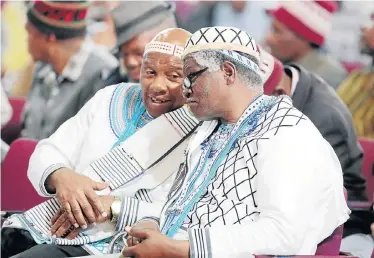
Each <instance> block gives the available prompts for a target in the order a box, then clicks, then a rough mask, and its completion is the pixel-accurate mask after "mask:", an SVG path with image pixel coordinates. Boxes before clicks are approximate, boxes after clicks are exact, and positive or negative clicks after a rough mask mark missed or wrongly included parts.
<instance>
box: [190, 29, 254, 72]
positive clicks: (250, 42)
mask: <svg viewBox="0 0 374 258" xmlns="http://www.w3.org/2000/svg"><path fill="white" fill-rule="evenodd" d="M204 50H214V51H218V52H220V53H222V54H224V55H226V56H229V57H231V58H234V59H236V60H237V61H239V62H241V63H242V64H244V65H245V66H247V67H248V68H249V69H251V70H252V71H254V72H256V73H258V74H261V71H260V68H259V67H258V65H257V64H256V63H254V62H253V61H251V60H250V59H248V58H246V57H245V56H243V55H242V53H245V54H249V55H251V56H253V57H254V58H255V59H256V60H257V61H258V63H260V54H259V51H258V49H257V45H256V43H255V40H254V39H253V38H252V37H251V36H250V35H249V34H248V33H247V32H245V31H243V30H240V29H238V28H234V27H220V26H217V27H207V28H201V29H200V30H198V31H196V32H195V33H194V34H192V36H191V37H190V39H189V40H188V42H187V44H186V47H185V49H184V52H183V57H185V56H187V55H188V54H191V53H195V52H199V51H204Z"/></svg>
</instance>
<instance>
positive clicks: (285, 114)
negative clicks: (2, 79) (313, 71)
mask: <svg viewBox="0 0 374 258" xmlns="http://www.w3.org/2000/svg"><path fill="white" fill-rule="evenodd" d="M278 103H280V104H279V105H277V104H276V105H275V107H273V108H272V110H270V111H269V113H268V114H267V115H266V118H262V120H260V122H259V124H262V125H264V126H258V128H257V129H256V130H255V131H254V132H253V134H250V135H248V136H246V137H244V138H243V139H240V140H239V142H238V146H236V147H235V148H234V149H233V150H232V151H231V152H230V153H229V155H228V156H227V158H226V159H225V161H224V162H223V164H222V165H221V166H220V167H219V168H218V170H217V172H216V175H215V177H214V178H213V180H212V182H211V183H210V184H209V185H208V188H207V192H206V193H205V194H203V196H202V197H200V199H199V200H198V202H197V203H196V204H195V205H194V206H193V208H192V210H191V211H190V212H189V213H188V216H187V218H186V219H185V221H184V224H183V227H182V228H181V229H180V231H179V232H178V233H177V235H175V238H177V239H188V240H189V242H190V254H191V257H251V255H253V254H256V255H265V254H266V255H313V254H314V253H315V251H316V249H317V245H318V244H319V243H320V242H322V241H323V240H324V239H325V238H327V237H328V236H330V235H331V234H332V233H333V231H334V230H335V229H336V228H337V227H338V226H340V225H342V224H343V223H344V222H345V221H346V220H347V219H348V218H349V213H350V211H349V209H348V207H347V204H346V202H345V198H344V191H343V177H342V170H341V166H340V162H339V160H338V158H337V156H336V154H335V152H334V150H333V149H332V147H331V146H330V144H329V143H328V142H327V141H326V140H325V139H324V138H323V137H322V135H321V134H320V132H319V131H318V129H317V128H316V127H315V126H314V125H313V123H312V122H311V121H310V120H309V119H308V118H307V117H306V116H305V115H303V114H302V113H301V112H300V111H298V110H297V109H296V108H293V107H292V104H291V100H290V99H289V98H288V97H283V98H282V99H281V100H280V101H279V102H278ZM216 123H217V121H207V122H204V123H203V125H202V126H201V127H200V129H199V130H198V132H197V134H196V136H195V137H194V138H193V139H192V141H191V142H190V146H189V153H190V155H189V160H188V167H189V168H190V169H189V172H188V174H187V175H186V177H185V178H189V177H190V175H191V173H192V171H193V168H194V167H195V166H196V164H197V162H198V160H199V158H200V157H201V155H202V150H201V147H200V144H201V143H202V142H203V141H204V140H205V139H206V138H207V137H209V136H210V135H211V134H212V132H213V130H214V128H215V124H216ZM184 184H185V182H184V183H183V185H182V186H181V188H183V187H184ZM177 196H178V193H177V194H176V195H174V198H177ZM167 209H168V207H167V206H166V207H164V211H166V210H167ZM164 214H165V213H163V214H162V215H164ZM163 221H164V217H162V218H161V225H163V224H162V223H163ZM184 228H185V229H184ZM186 229H187V232H186Z"/></svg>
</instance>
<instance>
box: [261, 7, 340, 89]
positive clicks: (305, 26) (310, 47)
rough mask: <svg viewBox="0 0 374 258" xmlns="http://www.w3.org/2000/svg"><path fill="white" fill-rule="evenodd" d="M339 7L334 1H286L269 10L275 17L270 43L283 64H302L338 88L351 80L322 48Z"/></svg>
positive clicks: (269, 38) (272, 52) (269, 34)
mask: <svg viewBox="0 0 374 258" xmlns="http://www.w3.org/2000/svg"><path fill="white" fill-rule="evenodd" d="M336 9H337V5H336V3H334V2H330V1H285V2H281V3H280V5H279V7H278V9H276V10H272V11H269V13H270V14H271V15H272V16H273V17H274V20H273V23H272V26H271V30H270V31H269V33H268V35H267V36H266V44H267V46H268V47H269V48H270V49H271V54H272V55H273V56H275V57H276V58H278V59H279V60H281V61H282V62H283V63H291V62H294V63H298V64H300V65H301V66H303V67H304V68H305V69H306V70H308V71H311V72H314V73H316V74H317V75H319V76H321V77H322V78H323V79H324V80H325V81H326V82H327V83H328V84H329V85H331V86H332V87H333V88H334V89H336V88H337V87H338V86H339V84H340V83H341V82H342V81H343V80H344V79H345V78H346V77H347V74H346V71H345V69H344V68H343V66H342V65H341V64H340V63H339V62H338V61H337V60H335V59H333V58H332V57H331V56H330V55H328V54H327V53H323V52H322V51H321V49H320V48H321V46H322V45H323V44H324V42H325V38H326V36H327V35H328V33H329V31H330V29H331V19H332V16H333V13H334V12H335V11H336Z"/></svg>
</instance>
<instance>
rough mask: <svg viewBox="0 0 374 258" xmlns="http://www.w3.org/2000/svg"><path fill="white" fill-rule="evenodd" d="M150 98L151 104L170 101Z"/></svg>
mask: <svg viewBox="0 0 374 258" xmlns="http://www.w3.org/2000/svg"><path fill="white" fill-rule="evenodd" d="M150 98H151V100H152V103H157V104H161V103H166V102H169V101H170V100H169V99H158V98H154V97H150Z"/></svg>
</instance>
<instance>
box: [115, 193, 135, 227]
mask: <svg viewBox="0 0 374 258" xmlns="http://www.w3.org/2000/svg"><path fill="white" fill-rule="evenodd" d="M139 202H140V201H139V200H137V199H134V198H132V197H127V196H123V197H121V211H120V214H119V216H118V220H117V224H116V231H117V232H118V231H124V230H125V227H126V226H132V225H133V224H134V223H135V222H136V221H137V218H138V210H139Z"/></svg>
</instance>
